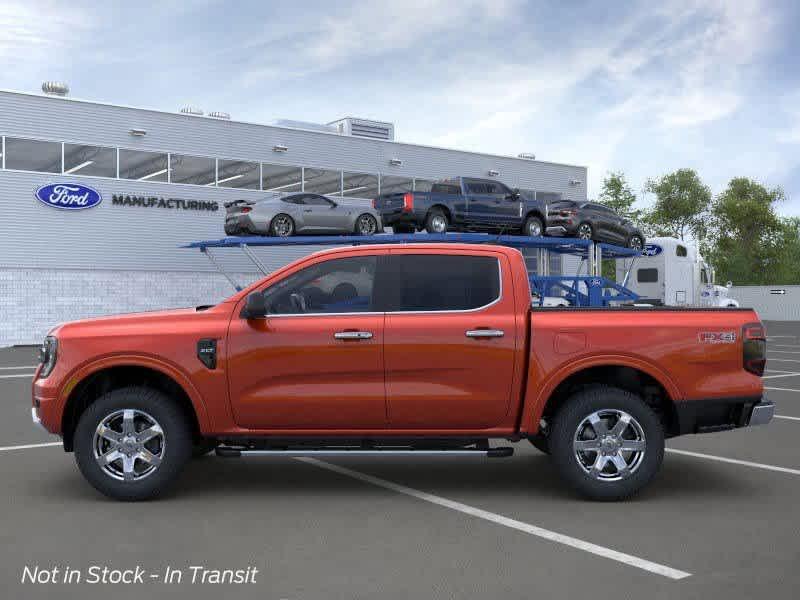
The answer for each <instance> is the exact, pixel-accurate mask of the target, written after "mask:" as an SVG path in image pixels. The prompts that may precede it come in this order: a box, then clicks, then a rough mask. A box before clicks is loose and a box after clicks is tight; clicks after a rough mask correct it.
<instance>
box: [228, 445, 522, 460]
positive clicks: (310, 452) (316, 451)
mask: <svg viewBox="0 0 800 600" xmlns="http://www.w3.org/2000/svg"><path fill="white" fill-rule="evenodd" d="M216 453H217V456H222V457H225V458H237V457H240V456H447V455H450V454H453V455H458V456H467V455H473V456H488V457H491V458H500V457H507V456H512V455H513V454H514V448H510V447H500V448H488V449H487V448H473V449H464V448H457V449H455V450H435V449H423V450H414V449H412V448H397V449H391V448H390V449H386V450H377V449H374V448H353V449H347V448H287V449H285V450H281V449H271V450H257V449H250V448H234V447H231V446H218V447H217V449H216Z"/></svg>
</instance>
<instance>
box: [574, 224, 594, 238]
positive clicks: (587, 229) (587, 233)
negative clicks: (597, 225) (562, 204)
mask: <svg viewBox="0 0 800 600" xmlns="http://www.w3.org/2000/svg"><path fill="white" fill-rule="evenodd" d="M575 237H577V238H578V239H581V240H593V239H594V227H592V224H591V223H587V222H586V221H584V222H583V223H581V224H580V225H578V227H577V229H576V230H575Z"/></svg>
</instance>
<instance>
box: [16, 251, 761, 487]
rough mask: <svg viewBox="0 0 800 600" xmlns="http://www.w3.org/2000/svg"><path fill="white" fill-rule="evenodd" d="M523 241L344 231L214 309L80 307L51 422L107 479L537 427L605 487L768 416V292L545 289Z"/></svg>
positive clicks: (87, 472)
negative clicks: (626, 302)
mask: <svg viewBox="0 0 800 600" xmlns="http://www.w3.org/2000/svg"><path fill="white" fill-rule="evenodd" d="M530 299H531V291H530V287H529V283H528V277H527V270H526V267H525V262H524V259H523V257H522V255H521V254H520V253H519V251H517V250H515V249H512V248H508V247H502V246H495V245H471V244H431V243H423V244H408V245H403V246H395V245H374V246H358V247H346V248H338V249H335V250H328V251H324V252H318V253H316V254H312V255H310V256H307V257H305V258H302V259H300V260H298V261H296V262H294V263H292V264H290V265H288V266H286V267H284V268H282V269H280V270H278V271H276V272H275V273H273V274H271V275H269V276H267V277H266V278H264V279H262V280H261V281H258V282H256V283H255V284H253V285H252V286H250V287H249V288H246V289H245V290H243V291H241V292H239V293H237V294H236V295H234V296H232V297H231V298H229V299H227V300H225V301H223V302H221V303H219V304H217V305H215V306H210V307H198V308H196V309H181V310H170V311H164V312H154V313H145V314H137V315H123V316H115V317H105V318H97V319H90V320H84V321H77V322H73V323H66V324H63V325H59V326H58V327H56V328H55V329H53V330H52V331H51V332H50V334H49V335H48V336H47V337H46V339H45V341H44V344H43V346H42V349H41V360H40V365H39V367H38V368H37V371H36V374H35V377H34V382H33V408H32V416H33V420H34V422H36V423H38V424H40V425H42V426H43V427H44V428H45V429H46V430H47V431H49V432H51V433H54V434H58V435H60V436H61V437H62V438H63V442H64V449H65V450H66V451H74V453H75V458H76V461H77V464H78V467H79V468H80V470H81V472H82V473H83V474H84V476H85V477H86V478H87V479H88V480H89V482H90V483H91V484H92V485H94V486H95V487H96V488H97V489H98V490H100V491H101V492H103V493H105V494H107V495H109V496H111V497H114V498H118V499H123V500H139V499H144V498H149V497H152V496H154V495H156V494H157V493H159V492H160V491H161V490H162V489H164V487H165V486H166V485H167V484H168V483H170V482H171V481H172V480H174V479H175V477H176V476H177V474H178V472H179V471H180V469H181V467H182V466H183V465H184V464H185V462H186V461H187V460H188V459H189V458H190V457H191V456H192V455H193V454H203V453H207V452H209V451H211V450H212V449H216V452H217V454H218V455H221V456H241V455H247V454H281V455H297V454H303V455H308V454H324V453H329V454H350V455H356V454H361V453H368V454H376V453H377V454H381V453H383V454H397V453H409V454H412V455H413V454H415V453H416V454H419V455H427V454H430V453H444V454H446V453H451V454H456V455H462V454H470V453H472V454H475V453H483V454H486V455H488V456H507V455H510V454H511V453H512V452H513V449H512V448H511V447H496V446H495V447H492V446H490V444H489V442H490V440H497V439H502V440H508V441H511V442H518V441H521V440H530V441H531V442H533V443H534V445H536V446H537V447H538V448H539V449H541V450H543V451H544V452H547V453H549V454H551V455H552V458H553V460H554V461H555V464H556V465H557V467H558V470H559V471H560V473H561V474H562V475H563V476H564V478H565V479H566V480H567V482H568V483H570V484H571V485H572V486H573V487H574V488H575V489H577V490H578V491H579V492H581V493H583V494H585V495H586V496H588V497H591V498H595V499H620V498H625V497H627V496H630V495H631V494H633V493H635V492H636V491H638V490H639V489H641V488H642V487H643V486H644V485H646V484H647V483H648V482H649V481H650V480H651V479H652V478H653V476H654V475H655V474H656V472H657V471H658V469H659V466H660V464H661V461H662V457H663V452H664V439H665V438H667V437H670V436H677V435H682V434H688V433H701V432H706V431H720V430H723V429H732V428H736V427H744V426H748V425H757V424H763V423H767V422H769V421H770V420H771V418H772V415H773V413H774V405H773V404H772V403H771V402H769V401H768V400H766V399H765V398H764V396H763V384H762V380H761V375H762V373H763V370H764V366H765V362H766V361H765V356H766V354H765V352H766V341H765V333H764V328H763V327H762V325H761V324H760V323H759V320H758V316H757V315H756V314H755V312H754V311H752V310H750V309H721V310H717V309H675V308H665V309H659V308H655V309H637V308H606V309H579V308H552V309H547V308H536V309H532V308H531V300H530Z"/></svg>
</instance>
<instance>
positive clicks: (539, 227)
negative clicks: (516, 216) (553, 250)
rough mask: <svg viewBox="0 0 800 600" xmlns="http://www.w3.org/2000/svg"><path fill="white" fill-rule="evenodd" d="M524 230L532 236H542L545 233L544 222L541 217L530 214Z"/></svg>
mask: <svg viewBox="0 0 800 600" xmlns="http://www.w3.org/2000/svg"><path fill="white" fill-rule="evenodd" d="M522 232H523V233H524V234H525V235H528V236H530V237H541V236H542V234H543V233H544V223H542V220H541V219H540V218H539V217H535V216H530V217H528V219H527V220H526V221H525V226H524V227H523V229H522Z"/></svg>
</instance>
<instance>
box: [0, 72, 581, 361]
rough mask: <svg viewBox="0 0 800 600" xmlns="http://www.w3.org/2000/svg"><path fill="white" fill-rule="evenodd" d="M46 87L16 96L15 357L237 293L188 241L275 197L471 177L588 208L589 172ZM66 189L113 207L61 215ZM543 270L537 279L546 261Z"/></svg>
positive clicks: (6, 124) (7, 146)
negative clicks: (233, 206) (55, 334)
mask: <svg viewBox="0 0 800 600" xmlns="http://www.w3.org/2000/svg"><path fill="white" fill-rule="evenodd" d="M43 90H44V92H45V93H43V94H33V93H21V92H13V91H0V136H2V140H1V143H2V147H1V149H2V164H1V166H2V169H0V208H2V214H3V219H2V220H1V221H0V240H2V241H0V247H1V248H2V253H1V254H0V307H2V318H1V319H0V346H6V345H11V344H25V343H37V342H38V341H40V340H41V338H42V337H43V336H44V335H45V334H46V333H47V331H48V330H49V329H50V328H51V327H52V326H54V325H55V324H57V323H59V322H62V321H66V320H72V319H77V318H83V317H89V316H97V315H105V314H113V313H122V312H130V311H140V310H152V309H157V308H168V307H176V306H189V305H194V304H208V303H212V302H215V301H218V300H220V299H222V298H224V297H225V296H228V295H230V294H231V293H232V292H233V290H232V289H231V287H230V284H229V283H228V282H227V281H226V280H225V279H224V278H223V277H222V276H221V275H219V274H218V273H217V272H215V271H214V269H213V267H212V265H210V264H209V262H208V261H207V260H205V258H204V257H202V256H201V255H200V254H199V253H197V252H193V251H189V250H182V249H179V246H181V245H183V244H186V243H188V242H190V241H194V240H200V239H214V238H220V237H223V236H224V232H223V223H224V214H225V209H224V207H223V204H224V203H225V202H228V201H231V200H236V199H239V198H258V197H259V196H260V195H263V193H264V192H265V191H286V192H292V191H309V192H317V193H323V194H328V195H332V196H337V197H341V198H342V200H343V201H345V202H369V201H370V199H371V198H374V197H375V196H376V195H377V194H379V193H381V192H387V191H411V190H423V191H424V190H427V189H429V188H430V185H431V183H432V182H433V181H435V180H437V179H441V178H444V177H452V176H455V175H463V176H472V177H494V178H497V179H498V180H499V181H502V182H503V183H505V184H507V185H509V186H512V187H519V188H521V189H526V190H532V191H535V192H536V194H541V195H544V196H545V197H546V198H548V199H556V198H559V197H560V198H568V199H574V200H585V199H586V179H587V170H586V168H585V167H580V166H574V165H566V164H556V163H551V162H544V161H540V160H536V159H535V158H534V157H533V156H532V155H521V157H510V156H497V155H490V154H481V153H474V152H464V151H459V150H452V149H444V148H436V147H430V146H423V145H417V144H407V143H401V142H398V141H396V140H395V139H394V125H393V124H391V123H385V122H381V121H373V120H365V119H357V118H352V117H347V118H344V119H340V120H338V121H334V122H332V123H329V124H313V123H304V122H297V121H277V122H275V123H273V124H269V125H264V124H256V123H248V122H243V121H237V120H235V119H233V118H231V117H230V115H227V114H226V113H222V112H209V113H207V114H204V112H203V111H202V110H199V109H196V108H192V107H186V108H184V109H181V110H180V111H177V112H174V113H171V112H164V111H156V110H148V109H143V108H133V107H129V106H120V105H113V104H107V103H101V102H93V101H86V100H78V99H74V98H71V97H69V96H68V94H67V89H66V86H63V85H59V84H45V85H44V86H43ZM57 185H66V186H75V185H79V186H84V187H88V188H91V189H92V190H94V191H96V192H97V195H98V196H99V200H98V202H97V203H96V204H95V205H92V206H91V207H88V206H87V207H86V208H85V209H83V210H60V209H59V208H58V207H55V206H53V205H48V204H47V203H46V202H44V201H41V199H40V198H37V190H40V189H42V188H45V187H46V186H57ZM315 249H316V248H293V249H281V250H280V251H278V250H275V249H271V250H262V251H261V254H260V255H259V259H260V260H261V261H262V262H263V263H264V264H266V265H268V267H269V268H276V267H278V266H280V265H283V264H285V263H287V262H289V261H291V260H293V259H294V258H297V257H298V256H300V255H302V254H306V253H308V252H310V251H313V250H315ZM220 260H222V261H225V266H226V268H227V269H228V270H231V271H234V272H237V271H238V272H240V275H241V277H242V279H243V280H246V279H247V278H250V279H252V278H254V277H255V276H256V273H254V272H253V267H252V264H251V263H250V262H248V261H247V260H245V259H244V258H243V257H241V256H239V255H237V254H231V256H221V257H220ZM556 260H558V259H556ZM529 265H530V267H531V268H532V269H536V268H537V265H536V263H535V257H533V256H532V257H531V258H530V262H529ZM560 268H561V267H560V263H557V262H556V263H554V264H551V265H550V270H551V272H554V273H557V272H559V270H560Z"/></svg>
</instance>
